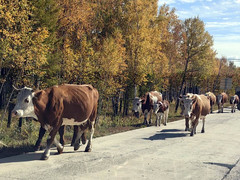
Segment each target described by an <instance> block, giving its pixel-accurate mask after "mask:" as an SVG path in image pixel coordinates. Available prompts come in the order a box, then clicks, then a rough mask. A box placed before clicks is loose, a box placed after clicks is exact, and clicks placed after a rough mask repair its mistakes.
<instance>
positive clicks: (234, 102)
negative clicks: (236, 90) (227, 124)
mask: <svg viewBox="0 0 240 180" xmlns="http://www.w3.org/2000/svg"><path fill="white" fill-rule="evenodd" d="M238 103H239V97H238V95H234V96H232V97H231V98H230V104H231V105H232V110H231V112H232V113H234V112H236V106H237V105H238Z"/></svg>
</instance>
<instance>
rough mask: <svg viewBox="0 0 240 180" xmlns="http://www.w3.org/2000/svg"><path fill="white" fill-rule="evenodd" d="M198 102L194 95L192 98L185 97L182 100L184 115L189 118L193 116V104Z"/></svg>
mask: <svg viewBox="0 0 240 180" xmlns="http://www.w3.org/2000/svg"><path fill="white" fill-rule="evenodd" d="M195 100H196V97H195V96H194V95H192V96H190V97H189V96H185V97H184V98H181V101H182V104H183V108H184V109H183V115H184V116H185V117H187V118H189V117H190V116H191V113H192V110H193V104H194V102H195Z"/></svg>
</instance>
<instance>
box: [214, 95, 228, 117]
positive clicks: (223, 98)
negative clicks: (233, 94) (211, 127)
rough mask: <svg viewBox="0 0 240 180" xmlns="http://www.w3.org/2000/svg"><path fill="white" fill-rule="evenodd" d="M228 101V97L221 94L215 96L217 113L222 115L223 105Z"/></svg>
mask: <svg viewBox="0 0 240 180" xmlns="http://www.w3.org/2000/svg"><path fill="white" fill-rule="evenodd" d="M227 101H228V95H227V94H226V93H225V92H222V93H221V94H219V95H218V96H217V105H218V113H223V105H224V103H226V102H227Z"/></svg>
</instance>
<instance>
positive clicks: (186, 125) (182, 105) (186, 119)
mask: <svg viewBox="0 0 240 180" xmlns="http://www.w3.org/2000/svg"><path fill="white" fill-rule="evenodd" d="M192 96H193V94H192V93H187V94H186V95H183V96H182V95H181V96H180V97H179V104H180V108H181V113H180V114H181V115H182V116H183V115H184V103H183V99H184V98H191V97H192ZM184 118H185V131H190V128H189V117H187V116H184Z"/></svg>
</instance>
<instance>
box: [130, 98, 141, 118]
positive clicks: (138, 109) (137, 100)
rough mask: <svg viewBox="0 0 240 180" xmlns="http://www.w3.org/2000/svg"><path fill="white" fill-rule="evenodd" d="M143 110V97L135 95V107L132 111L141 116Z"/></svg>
mask: <svg viewBox="0 0 240 180" xmlns="http://www.w3.org/2000/svg"><path fill="white" fill-rule="evenodd" d="M141 111H142V102H141V99H140V98H139V97H135V98H134V100H133V108H132V112H133V113H134V115H135V116H136V117H137V118H139V116H140V114H141Z"/></svg>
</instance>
